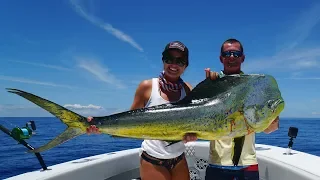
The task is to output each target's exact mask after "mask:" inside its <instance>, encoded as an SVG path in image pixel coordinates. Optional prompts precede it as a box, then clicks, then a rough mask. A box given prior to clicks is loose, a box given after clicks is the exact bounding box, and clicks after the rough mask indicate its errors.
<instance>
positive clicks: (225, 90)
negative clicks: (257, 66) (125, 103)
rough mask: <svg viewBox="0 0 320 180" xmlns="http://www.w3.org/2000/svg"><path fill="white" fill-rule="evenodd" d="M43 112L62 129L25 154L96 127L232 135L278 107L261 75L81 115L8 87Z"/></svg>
mask: <svg viewBox="0 0 320 180" xmlns="http://www.w3.org/2000/svg"><path fill="white" fill-rule="evenodd" d="M8 92H11V93H14V94H17V95H20V96H21V97H23V98H25V99H27V100H29V101H31V102H33V103H34V104H36V105H38V106H40V107H41V108H43V109H45V110H47V111H48V112H50V113H51V114H53V115H54V116H56V117H57V118H58V119H60V120H61V121H62V122H63V123H64V124H66V125H67V128H66V130H65V131H64V132H63V133H61V134H60V135H58V136H57V137H55V138H54V139H52V140H51V141H50V142H48V143H47V144H45V145H43V146H40V147H38V148H36V149H34V150H31V151H29V152H32V153H35V152H42V151H46V150H48V149H51V148H53V147H55V146H58V145H60V144H62V143H64V142H66V141H68V140H70V139H72V138H74V137H77V136H79V135H82V134H85V133H86V128H87V127H88V126H90V125H96V126H97V127H98V128H99V129H100V132H101V133H105V134H108V135H111V136H116V137H125V138H134V139H157V140H163V141H171V142H176V141H180V140H182V138H183V136H184V135H185V134H186V133H195V134H196V135H197V138H198V139H201V140H217V139H225V138H236V137H242V136H244V135H247V134H250V133H253V132H256V133H259V132H262V131H264V130H265V129H266V128H267V127H268V126H269V125H270V124H271V123H272V121H273V120H274V119H275V118H276V117H277V116H279V114H280V113H281V112H282V111H283V109H284V100H283V98H282V97H281V92H280V90H279V87H278V84H277V82H276V80H275V78H274V77H272V76H270V75H264V74H247V75H228V76H224V77H222V78H219V79H217V80H210V79H209V78H207V79H205V80H203V81H202V82H200V83H199V84H198V85H197V86H196V87H195V88H194V89H192V91H191V92H190V93H189V94H188V95H187V96H185V97H184V98H183V99H182V100H180V101H177V102H173V103H167V104H162V105H157V106H152V107H146V108H140V109H135V110H128V111H124V112H120V113H114V114H111V115H108V116H100V117H93V121H91V122H88V121H87V118H86V117H84V116H81V115H79V114H77V113H75V112H72V111H70V110H68V109H66V108H64V107H62V106H60V105H58V104H56V103H54V102H52V101H49V100H46V99H43V98H41V97H39V96H36V95H34V94H31V93H28V92H25V91H22V90H18V89H11V88H8Z"/></svg>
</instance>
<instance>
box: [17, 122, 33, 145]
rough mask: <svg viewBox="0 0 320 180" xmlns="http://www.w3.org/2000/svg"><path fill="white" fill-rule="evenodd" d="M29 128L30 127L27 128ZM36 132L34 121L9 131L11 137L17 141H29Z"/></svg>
mask: <svg viewBox="0 0 320 180" xmlns="http://www.w3.org/2000/svg"><path fill="white" fill-rule="evenodd" d="M29 126H31V127H29ZM35 130H36V124H35V122H34V121H29V122H27V123H26V126H25V127H22V128H20V127H15V128H13V129H12V131H11V135H12V137H13V138H14V139H16V140H17V141H20V140H24V139H29V138H30V137H31V136H32V135H33V134H34V132H33V131H35Z"/></svg>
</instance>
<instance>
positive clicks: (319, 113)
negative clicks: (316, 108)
mask: <svg viewBox="0 0 320 180" xmlns="http://www.w3.org/2000/svg"><path fill="white" fill-rule="evenodd" d="M312 115H320V112H312Z"/></svg>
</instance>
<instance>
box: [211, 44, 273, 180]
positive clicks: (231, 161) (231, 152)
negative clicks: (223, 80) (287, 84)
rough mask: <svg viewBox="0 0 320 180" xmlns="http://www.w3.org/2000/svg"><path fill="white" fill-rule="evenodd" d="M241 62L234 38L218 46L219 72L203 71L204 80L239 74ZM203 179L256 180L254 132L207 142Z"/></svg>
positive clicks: (256, 164)
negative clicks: (206, 165)
mask: <svg viewBox="0 0 320 180" xmlns="http://www.w3.org/2000/svg"><path fill="white" fill-rule="evenodd" d="M244 60H245V55H244V51H243V46H242V44H241V43H240V42H239V41H238V40H236V39H228V40H226V41H225V42H224V43H223V44H222V46H221V52H220V61H221V63H222V64H223V71H221V72H220V73H217V72H212V71H210V69H209V68H207V69H205V71H206V77H210V78H211V79H212V80H215V79H217V78H219V76H221V75H231V74H243V72H242V71H241V64H242V63H243V62H244ZM278 121H279V117H277V118H276V119H275V120H274V121H273V122H272V124H271V125H270V126H269V127H268V128H267V129H266V130H265V131H264V132H265V133H267V134H269V133H271V132H273V131H275V130H277V129H278V128H279V122H278ZM241 145H243V146H241ZM241 147H242V148H241ZM237 155H238V156H237ZM205 179H206V180H259V170H258V162H257V157H256V151H255V133H251V134H249V135H247V136H244V137H240V138H234V139H226V140H216V141H210V150H209V166H208V168H207V170H206V178H205Z"/></svg>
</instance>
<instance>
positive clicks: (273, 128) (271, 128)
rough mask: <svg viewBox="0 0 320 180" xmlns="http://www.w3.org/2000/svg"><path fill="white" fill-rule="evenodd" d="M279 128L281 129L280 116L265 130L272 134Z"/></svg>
mask: <svg viewBox="0 0 320 180" xmlns="http://www.w3.org/2000/svg"><path fill="white" fill-rule="evenodd" d="M278 129H279V116H278V117H277V118H276V119H275V120H273V122H272V123H271V124H270V126H269V127H268V128H267V129H265V130H264V131H263V132H264V133H266V134H270V133H272V132H274V131H276V130H278Z"/></svg>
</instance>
